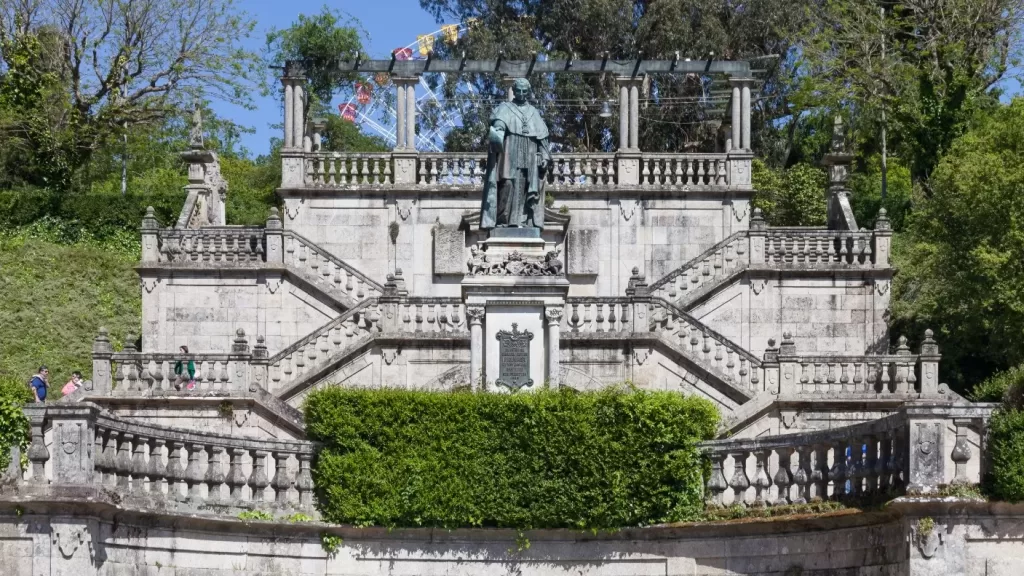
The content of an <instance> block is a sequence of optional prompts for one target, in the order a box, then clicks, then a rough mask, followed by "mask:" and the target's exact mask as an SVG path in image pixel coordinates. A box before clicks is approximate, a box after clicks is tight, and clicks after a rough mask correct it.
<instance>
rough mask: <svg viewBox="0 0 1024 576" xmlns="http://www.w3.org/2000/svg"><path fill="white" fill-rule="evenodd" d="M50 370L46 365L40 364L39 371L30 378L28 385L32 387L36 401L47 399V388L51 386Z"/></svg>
mask: <svg viewBox="0 0 1024 576" xmlns="http://www.w3.org/2000/svg"><path fill="white" fill-rule="evenodd" d="M49 380H50V370H49V369H48V368H47V367H46V366H40V367H39V372H38V373H37V374H36V375H35V376H33V377H32V379H31V380H29V382H28V385H29V386H31V387H32V395H33V396H35V399H36V402H37V403H39V402H45V401H46V388H47V387H48V386H49Z"/></svg>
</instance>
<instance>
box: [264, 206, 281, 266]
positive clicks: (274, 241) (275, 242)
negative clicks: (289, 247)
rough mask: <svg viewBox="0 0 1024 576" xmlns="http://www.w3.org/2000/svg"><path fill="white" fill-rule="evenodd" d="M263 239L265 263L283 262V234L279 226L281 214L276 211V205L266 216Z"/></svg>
mask: <svg viewBox="0 0 1024 576" xmlns="http://www.w3.org/2000/svg"><path fill="white" fill-rule="evenodd" d="M264 240H265V241H266V246H264V250H265V253H266V255H267V264H270V263H271V262H273V263H276V264H283V263H284V234H283V229H282V226H281V216H280V214H279V213H278V211H277V207H276V206H275V207H273V208H271V209H270V216H268V217H267V226H266V228H265V229H264Z"/></svg>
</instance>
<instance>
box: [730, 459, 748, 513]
mask: <svg viewBox="0 0 1024 576" xmlns="http://www.w3.org/2000/svg"><path fill="white" fill-rule="evenodd" d="M729 454H730V455H731V456H732V478H730V479H729V487H730V488H732V494H733V505H738V506H746V494H747V488H750V479H749V478H748V477H747V454H748V452H747V451H746V450H739V451H735V452H730V453H729Z"/></svg>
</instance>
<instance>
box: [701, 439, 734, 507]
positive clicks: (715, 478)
mask: <svg viewBox="0 0 1024 576" xmlns="http://www.w3.org/2000/svg"><path fill="white" fill-rule="evenodd" d="M726 456H727V454H726V453H725V452H716V453H713V454H711V475H710V476H708V481H707V492H706V493H705V495H704V498H705V501H706V502H707V504H708V505H709V506H723V505H724V504H725V503H724V501H723V497H724V494H725V490H726V488H728V487H729V484H728V483H726V481H725V471H724V467H725V458H726Z"/></svg>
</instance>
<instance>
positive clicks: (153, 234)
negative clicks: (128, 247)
mask: <svg viewBox="0 0 1024 576" xmlns="http://www.w3.org/2000/svg"><path fill="white" fill-rule="evenodd" d="M159 230H160V223H159V222H157V220H156V216H155V215H154V213H153V207H152V206H149V207H147V208H146V215H145V216H143V217H142V262H143V263H150V262H159V261H160V248H159V244H158V240H157V233H158V232H159Z"/></svg>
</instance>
